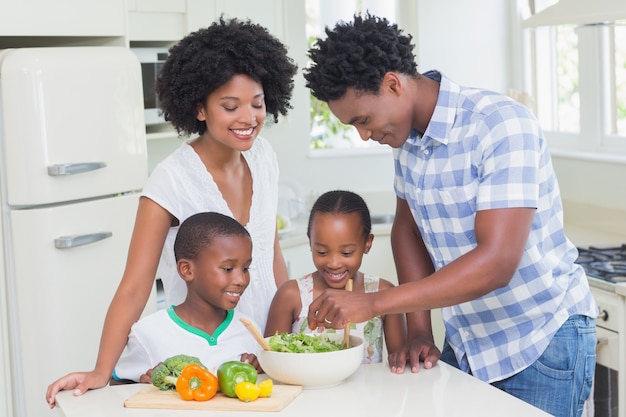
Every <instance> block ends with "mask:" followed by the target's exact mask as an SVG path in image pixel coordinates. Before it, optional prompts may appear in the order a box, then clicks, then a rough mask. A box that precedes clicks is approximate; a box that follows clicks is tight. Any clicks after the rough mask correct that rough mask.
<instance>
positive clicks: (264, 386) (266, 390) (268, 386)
mask: <svg viewBox="0 0 626 417" xmlns="http://www.w3.org/2000/svg"><path fill="white" fill-rule="evenodd" d="M259 388H260V389H261V392H260V393H259V397H261V398H267V397H269V396H270V395H272V391H273V390H274V383H273V382H272V380H271V379H266V380H265V381H263V382H260V383H259Z"/></svg>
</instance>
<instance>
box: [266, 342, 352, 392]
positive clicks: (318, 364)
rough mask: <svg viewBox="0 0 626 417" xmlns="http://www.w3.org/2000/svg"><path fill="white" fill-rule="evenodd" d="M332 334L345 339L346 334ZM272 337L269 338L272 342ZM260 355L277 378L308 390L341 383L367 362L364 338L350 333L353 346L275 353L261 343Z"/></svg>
mask: <svg viewBox="0 0 626 417" xmlns="http://www.w3.org/2000/svg"><path fill="white" fill-rule="evenodd" d="M328 336H329V337H330V338H331V339H334V340H336V341H338V342H341V343H342V342H343V334H341V335H339V334H337V336H335V334H333V333H329V334H328ZM318 337H322V336H318ZM270 338H271V337H266V338H265V340H267V341H268V342H269V339H270ZM256 355H257V358H258V359H259V364H260V365H261V367H262V368H263V370H264V371H265V373H266V374H267V375H268V376H269V377H270V378H272V379H274V380H276V381H279V382H282V383H283V384H288V385H302V386H303V387H304V388H306V389H310V388H326V387H332V386H334V385H338V384H340V383H341V382H343V381H344V380H345V379H346V378H348V377H349V376H350V375H352V374H353V373H354V372H355V371H356V370H357V369H358V368H359V365H360V364H361V362H362V361H363V339H361V338H360V337H358V336H350V347H348V348H345V349H342V350H337V351H333V352H316V353H290V352H274V351H269V350H264V349H263V348H262V347H261V346H258V348H257V352H256Z"/></svg>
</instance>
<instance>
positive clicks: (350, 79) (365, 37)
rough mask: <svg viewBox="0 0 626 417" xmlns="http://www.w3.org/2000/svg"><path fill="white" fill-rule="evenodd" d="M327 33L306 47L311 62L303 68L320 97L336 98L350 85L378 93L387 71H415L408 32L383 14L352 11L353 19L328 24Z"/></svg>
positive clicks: (357, 88)
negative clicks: (380, 15) (382, 16)
mask: <svg viewBox="0 0 626 417" xmlns="http://www.w3.org/2000/svg"><path fill="white" fill-rule="evenodd" d="M326 35H327V37H326V39H318V41H317V42H316V43H315V44H314V45H313V46H312V47H311V49H309V58H311V60H312V61H313V64H312V65H311V66H310V67H309V68H307V69H305V70H304V78H305V79H306V81H307V84H306V86H307V87H309V88H310V89H311V92H312V94H313V95H314V96H315V97H316V98H318V99H319V100H322V101H326V102H328V101H329V100H336V99H338V98H340V97H342V96H343V95H344V94H345V93H346V90H347V89H348V88H349V87H353V88H355V89H356V90H358V91H364V92H371V93H377V92H378V90H379V89H380V84H381V81H382V79H383V76H384V75H385V74H386V73H387V72H389V71H396V72H399V73H402V74H407V75H410V76H417V75H418V74H417V64H416V63H415V55H414V54H413V47H414V45H413V44H412V43H411V39H412V37H411V35H408V34H407V35H404V34H403V32H402V30H400V29H398V26H397V25H396V24H395V23H393V24H392V23H390V22H389V21H388V20H387V19H386V18H381V17H376V16H372V15H370V14H369V13H368V14H366V15H365V16H364V17H363V16H360V15H354V20H353V22H339V23H337V24H336V25H335V27H334V28H333V29H332V30H331V29H329V28H328V27H327V28H326Z"/></svg>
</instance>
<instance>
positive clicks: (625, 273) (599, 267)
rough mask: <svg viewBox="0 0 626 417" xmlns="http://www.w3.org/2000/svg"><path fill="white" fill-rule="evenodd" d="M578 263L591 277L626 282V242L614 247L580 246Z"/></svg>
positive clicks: (607, 281)
mask: <svg viewBox="0 0 626 417" xmlns="http://www.w3.org/2000/svg"><path fill="white" fill-rule="evenodd" d="M576 263H577V264H580V265H582V266H583V268H584V269H585V272H586V273H587V277H588V278H590V279H596V280H601V281H604V282H605V283H608V284H617V283H622V282H626V244H623V245H621V246H614V247H597V246H589V247H588V248H578V259H576Z"/></svg>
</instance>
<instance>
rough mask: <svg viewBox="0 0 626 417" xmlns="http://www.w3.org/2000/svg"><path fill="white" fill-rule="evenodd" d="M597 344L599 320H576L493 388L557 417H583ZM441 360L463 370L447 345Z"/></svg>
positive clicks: (571, 321)
mask: <svg viewBox="0 0 626 417" xmlns="http://www.w3.org/2000/svg"><path fill="white" fill-rule="evenodd" d="M596 344H597V337H596V325H595V319H594V318H591V317H586V316H580V315H577V316H572V317H570V318H569V319H568V320H567V321H566V322H565V323H564V324H563V326H561V328H560V329H559V331H558V332H557V333H556V335H554V338H553V339H552V341H551V342H550V344H549V345H548V347H547V348H546V350H545V352H543V354H542V355H541V357H539V359H538V360H537V361H536V362H535V363H533V364H532V365H530V366H529V367H528V368H526V369H524V370H523V371H521V372H519V373H517V374H515V375H513V376H511V377H509V378H506V379H504V380H502V381H497V382H493V383H492V384H491V385H493V386H494V387H496V388H499V389H501V390H502V391H505V392H507V393H509V394H511V395H513V396H515V397H517V398H519V399H521V400H523V401H525V402H527V403H529V404H532V405H534V406H535V407H537V408H540V409H542V410H544V411H546V412H548V413H550V414H552V415H554V416H557V417H580V415H581V414H582V411H583V407H584V404H585V400H586V399H587V398H588V397H589V394H590V392H591V383H592V381H593V375H594V371H595V367H596ZM441 360H442V361H444V362H446V363H448V364H450V365H452V366H455V367H457V368H458V367H459V365H458V363H457V361H456V358H455V356H454V352H452V348H450V345H448V342H447V341H446V343H445V344H444V347H443V352H442V353H441Z"/></svg>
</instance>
